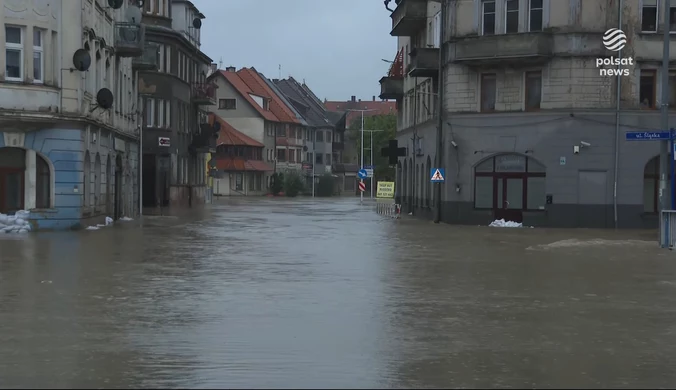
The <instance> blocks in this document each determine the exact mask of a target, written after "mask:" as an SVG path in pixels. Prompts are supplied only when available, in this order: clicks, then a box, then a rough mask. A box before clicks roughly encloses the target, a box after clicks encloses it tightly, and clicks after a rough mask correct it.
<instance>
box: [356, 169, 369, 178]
mask: <svg viewBox="0 0 676 390" xmlns="http://www.w3.org/2000/svg"><path fill="white" fill-rule="evenodd" d="M357 176H359V178H360V179H362V180H364V179H366V178H367V177H368V172H366V169H360V170H359V171H357Z"/></svg>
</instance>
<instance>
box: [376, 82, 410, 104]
mask: <svg viewBox="0 0 676 390" xmlns="http://www.w3.org/2000/svg"><path fill="white" fill-rule="evenodd" d="M379 97H380V98H381V99H396V100H399V99H401V98H403V97H404V79H402V78H399V77H383V78H381V79H380V96H379Z"/></svg>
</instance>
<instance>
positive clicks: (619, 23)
mask: <svg viewBox="0 0 676 390" xmlns="http://www.w3.org/2000/svg"><path fill="white" fill-rule="evenodd" d="M623 5H624V0H620V1H619V4H618V7H619V12H618V17H617V28H618V29H620V30H622V6H623ZM617 58H618V59H620V60H621V59H622V50H620V51H618V52H617ZM619 62H621V61H618V65H617V69H618V72H617V99H616V101H615V170H614V172H613V176H614V178H613V222H614V225H615V229H617V228H618V218H617V181H618V176H619V168H620V100H621V96H622V77H621V76H620V72H619V70H620V68H621V65H619Z"/></svg>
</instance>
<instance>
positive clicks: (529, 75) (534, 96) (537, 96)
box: [525, 72, 542, 111]
mask: <svg viewBox="0 0 676 390" xmlns="http://www.w3.org/2000/svg"><path fill="white" fill-rule="evenodd" d="M525 79H526V80H525V84H526V88H525V91H526V93H525V101H526V111H533V110H539V109H540V101H541V100H542V73H541V72H526V74H525Z"/></svg>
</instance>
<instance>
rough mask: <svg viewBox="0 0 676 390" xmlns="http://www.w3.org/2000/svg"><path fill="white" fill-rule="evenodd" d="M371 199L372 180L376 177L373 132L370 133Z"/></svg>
mask: <svg viewBox="0 0 676 390" xmlns="http://www.w3.org/2000/svg"><path fill="white" fill-rule="evenodd" d="M371 172H373V174H371V199H373V179H374V177H375V176H376V165H375V164H374V163H373V131H371Z"/></svg>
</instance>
